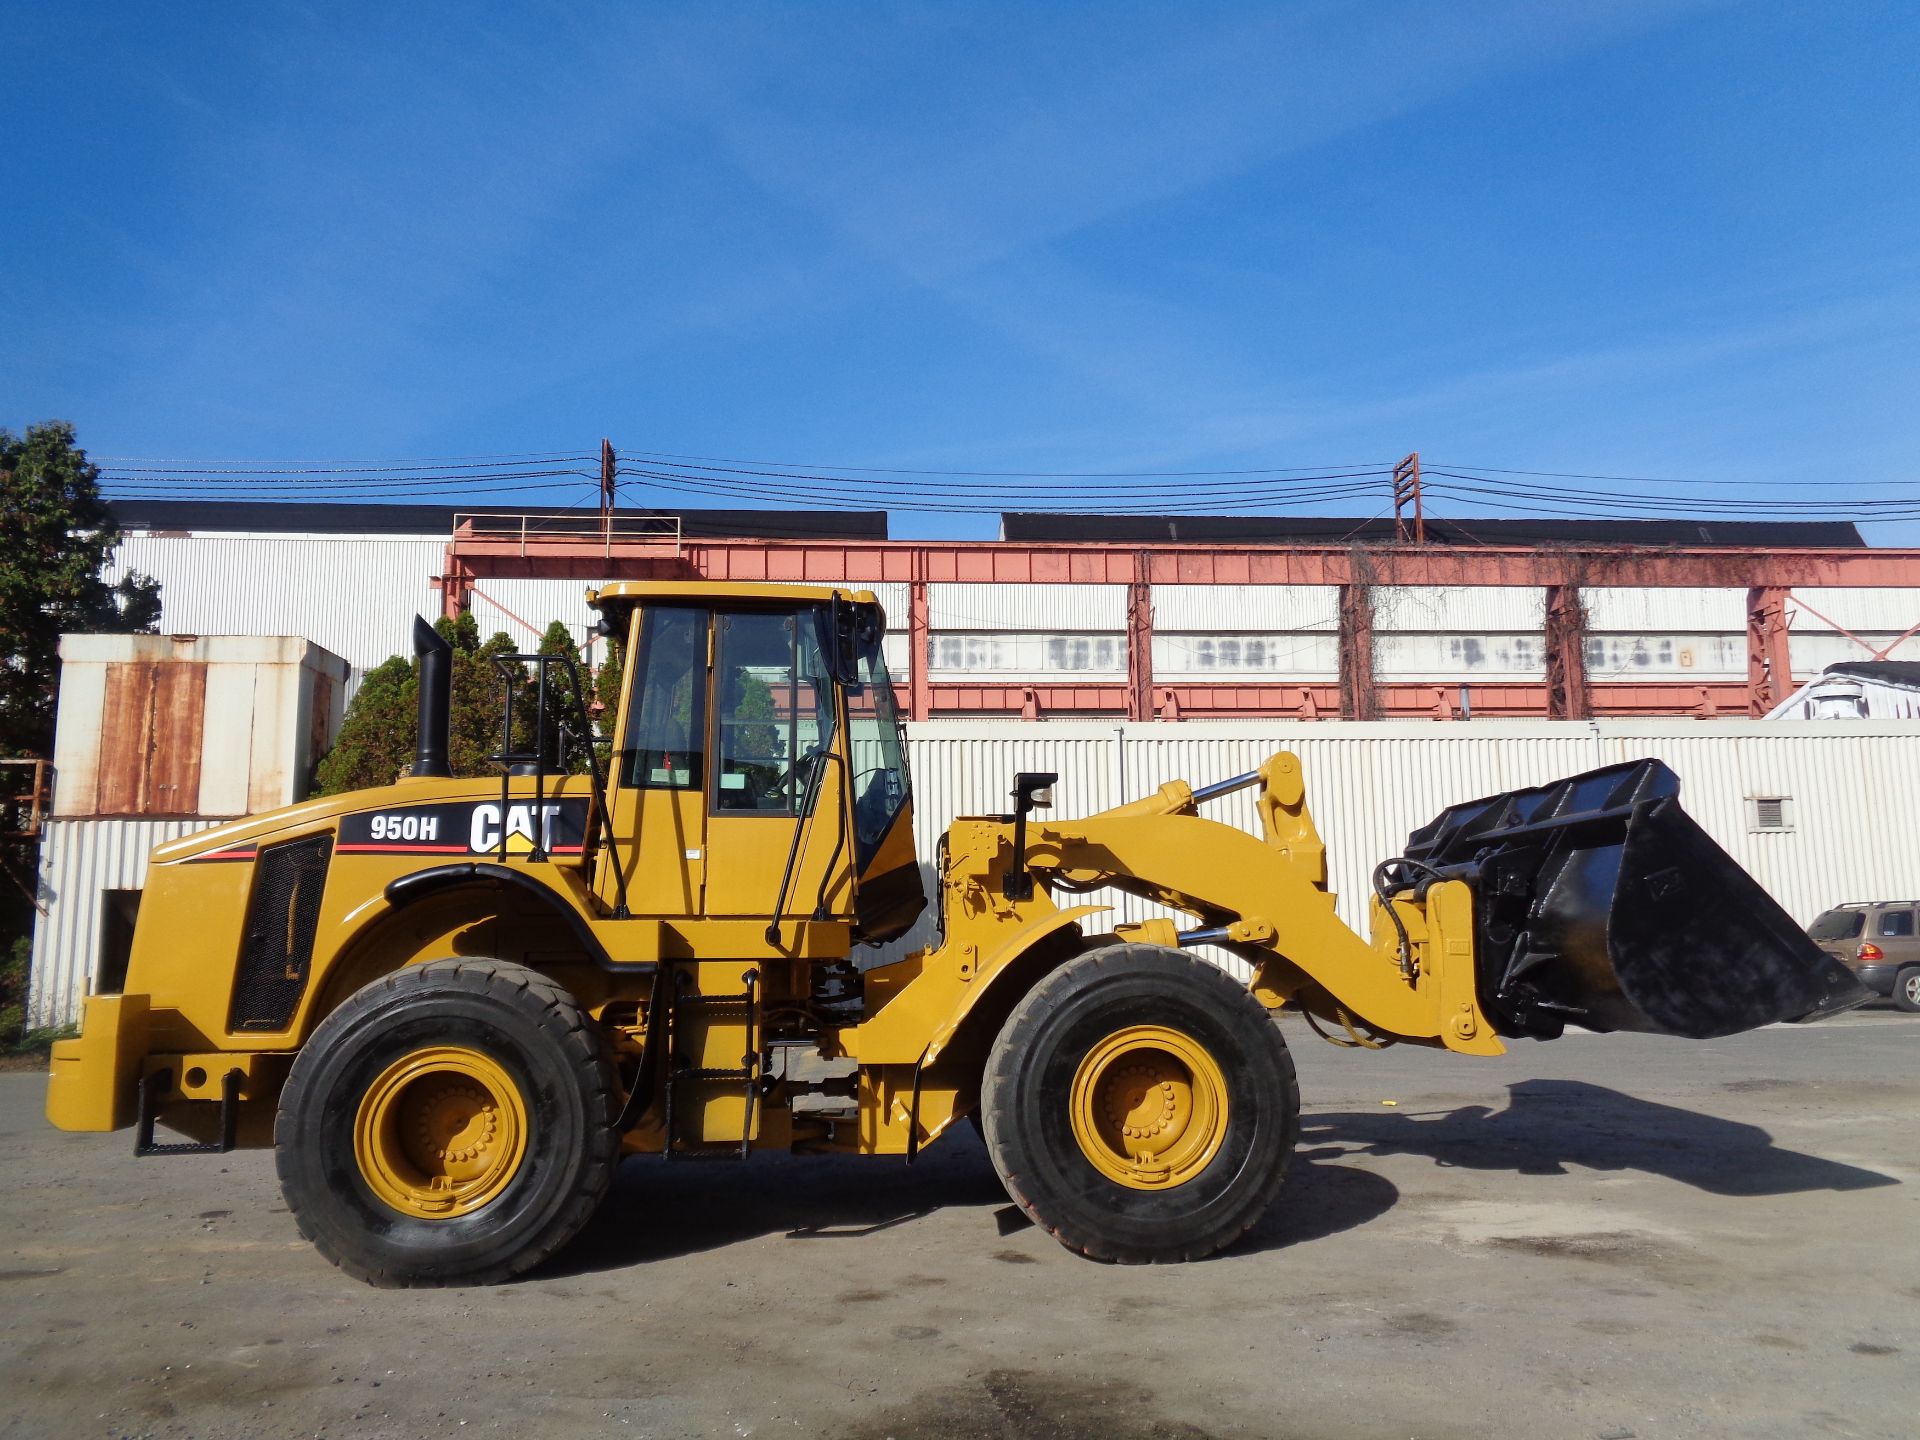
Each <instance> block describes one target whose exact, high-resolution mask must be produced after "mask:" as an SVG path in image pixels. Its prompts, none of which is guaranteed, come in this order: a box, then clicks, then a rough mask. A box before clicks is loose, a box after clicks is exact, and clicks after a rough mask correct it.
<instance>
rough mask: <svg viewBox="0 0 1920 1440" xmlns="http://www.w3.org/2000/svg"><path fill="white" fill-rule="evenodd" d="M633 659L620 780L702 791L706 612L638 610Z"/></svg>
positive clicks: (643, 786)
mask: <svg viewBox="0 0 1920 1440" xmlns="http://www.w3.org/2000/svg"><path fill="white" fill-rule="evenodd" d="M634 665H635V670H634V676H633V690H632V694H633V699H632V708H631V710H630V711H629V712H628V716H627V731H626V736H625V748H624V749H623V750H622V752H621V756H620V761H621V764H620V774H621V779H622V780H623V781H624V783H626V784H627V785H629V786H632V787H634V788H636V789H641V790H697V789H699V788H700V786H701V784H702V783H704V780H705V775H706V729H707V703H706V702H707V683H706V682H707V612H706V611H705V610H689V609H668V608H664V607H650V608H648V609H647V610H645V611H643V612H641V616H640V634H639V637H638V639H637V640H636V642H635V644H634Z"/></svg>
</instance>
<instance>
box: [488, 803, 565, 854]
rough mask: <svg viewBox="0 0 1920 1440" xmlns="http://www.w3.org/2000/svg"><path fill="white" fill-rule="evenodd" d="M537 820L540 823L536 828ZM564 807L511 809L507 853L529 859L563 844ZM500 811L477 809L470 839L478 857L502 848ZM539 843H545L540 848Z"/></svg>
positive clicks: (509, 807) (507, 826) (529, 806)
mask: <svg viewBox="0 0 1920 1440" xmlns="http://www.w3.org/2000/svg"><path fill="white" fill-rule="evenodd" d="M536 818H537V819H538V821H539V824H538V826H537V827H536V825H535V820H536ZM559 822H560V807H559V806H558V805H540V806H534V805H509V806H508V807H507V818H506V825H505V829H506V837H505V839H506V843H505V846H504V848H505V850H506V853H507V854H509V855H526V854H529V853H531V852H532V851H533V850H534V849H536V848H538V849H542V850H551V849H553V847H554V846H555V844H557V843H558V842H559V838H560V834H561V829H560V823H559ZM501 828H502V827H501V821H500V807H499V806H498V805H476V806H474V807H473V827H472V830H471V831H470V833H469V835H468V839H467V848H468V849H469V850H471V851H473V853H474V854H476V855H479V854H484V853H486V852H489V851H491V852H494V853H496V854H497V853H499V851H500V850H501V849H502V848H503V847H502V844H501V833H500V832H501ZM536 841H544V842H545V843H543V844H538V845H536Z"/></svg>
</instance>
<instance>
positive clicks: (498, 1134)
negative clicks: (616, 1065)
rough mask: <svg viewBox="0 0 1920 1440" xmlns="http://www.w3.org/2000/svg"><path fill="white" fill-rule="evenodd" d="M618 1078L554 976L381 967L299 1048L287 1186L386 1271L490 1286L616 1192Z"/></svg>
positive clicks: (539, 1256) (402, 1281) (303, 1208)
mask: <svg viewBox="0 0 1920 1440" xmlns="http://www.w3.org/2000/svg"><path fill="white" fill-rule="evenodd" d="M617 1113H618V1111H617V1104H616V1083H615V1079H614V1073H613V1066H612V1062H611V1060H610V1059H609V1057H608V1053H607V1047H606V1042H605V1039H604V1037H603V1036H602V1034H601V1032H600V1029H599V1027H598V1025H596V1024H595V1023H594V1021H593V1019H592V1018H591V1017H590V1016H588V1015H587V1014H586V1012H585V1011H583V1010H582V1009H581V1008H580V1006H579V1004H578V1003H577V1002H576V1001H575V1000H574V998H573V997H572V996H571V995H569V994H568V993H567V992H566V991H565V990H562V989H561V988H560V987H559V986H558V985H555V984H554V983H553V982H552V981H551V980H549V979H548V978H547V977H545V976H544V975H541V974H540V973H539V972H537V971H534V970H529V969H528V968H527V967H526V966H524V965H515V964H511V963H509V962H507V961H503V960H435V961H433V962H431V963H429V964H425V965H416V966H409V967H407V968H406V969H404V970H401V971H399V972H397V973H395V974H393V975H389V976H386V977H385V978H384V979H381V980H376V981H375V982H373V983H372V984H370V985H368V986H367V987H365V988H364V989H362V990H360V991H358V992H357V993H356V994H354V995H353V996H351V997H350V998H349V999H348V1000H347V1001H346V1003H345V1004H343V1005H342V1006H340V1008H339V1009H338V1010H336V1011H334V1012H333V1014H331V1015H329V1016H328V1017H327V1018H326V1020H325V1021H323V1022H322V1023H321V1025H320V1027H319V1028H318V1029H317V1030H316V1031H315V1032H314V1034H313V1038H312V1039H311V1040H309V1041H308V1042H307V1044H306V1045H305V1046H304V1047H303V1048H302V1049H301V1051H300V1053H299V1055H298V1056H297V1057H296V1058H295V1060H294V1063H293V1071H292V1073H291V1074H290V1075H289V1077H288V1079H287V1085H286V1089H285V1090H284V1091H283V1092H282V1093H281V1097H280V1112H279V1116H278V1118H277V1120H276V1122H275V1125H274V1147H275V1164H276V1167H277V1168H278V1170H279V1174H280V1188H281V1191H282V1193H283V1194H285V1196H286V1199H287V1207H288V1209H289V1210H291V1211H292V1213H293V1217H294V1219H295V1221H296V1222H297V1223H298V1224H299V1226H300V1233H301V1234H303V1235H305V1236H306V1237H307V1239H309V1240H311V1241H312V1242H313V1244H314V1245H315V1246H316V1247H317V1248H318V1249H319V1251H320V1253H321V1254H323V1255H325V1256H326V1257H327V1258H328V1259H329V1260H331V1261H333V1263H334V1264H336V1265H338V1266H339V1267H340V1268H341V1269H342V1270H344V1271H346V1272H347V1273H348V1274H349V1275H353V1276H356V1277H358V1278H359V1279H362V1280H365V1281H368V1282H369V1283H371V1284H374V1285H387V1286H430V1285H484V1284H491V1283H494V1282H496V1281H500V1280H505V1279H507V1278H508V1277H510V1276H513V1275H517V1274H519V1273H520V1272H521V1271H523V1270H526V1269H529V1268H530V1267H532V1266H534V1265H537V1264H539V1263H540V1262H541V1261H542V1260H544V1259H546V1258H547V1257H548V1256H549V1255H551V1254H553V1253H554V1251H556V1250H558V1249H559V1248H560V1247H561V1246H562V1245H564V1244H566V1242H567V1241H568V1240H570V1239H572V1238H573V1236H574V1235H575V1234H577V1233H578V1232H579V1230H580V1228H581V1227H582V1226H583V1225H585V1224H586V1222H587V1220H588V1219H589V1217H591V1216H592V1214H593V1212H594V1210H595V1209H596V1208H598V1206H599V1204H600V1202H601V1200H602V1199H604V1198H605V1196H606V1193H607V1189H608V1187H609V1185H611V1183H612V1180H613V1169H614V1165H615V1163H616V1160H617V1156H618V1136H617V1135H616V1134H615V1130H614V1126H615V1121H616V1117H617Z"/></svg>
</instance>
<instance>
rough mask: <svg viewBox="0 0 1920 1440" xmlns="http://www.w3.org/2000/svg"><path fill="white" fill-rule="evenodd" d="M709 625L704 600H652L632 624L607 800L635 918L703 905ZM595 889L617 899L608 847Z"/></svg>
mask: <svg viewBox="0 0 1920 1440" xmlns="http://www.w3.org/2000/svg"><path fill="white" fill-rule="evenodd" d="M711 626H712V615H711V613H710V612H709V611H708V610H706V609H705V608H704V607H699V606H679V605H648V606H646V607H644V608H643V609H641V610H640V611H639V612H638V614H636V615H635V617H634V620H633V626H632V629H631V631H630V632H629V640H628V645H627V655H628V673H627V679H626V687H625V689H626V694H625V696H624V701H623V703H624V707H625V708H624V711H623V720H622V724H621V727H620V748H619V749H618V750H617V751H616V752H615V755H614V763H613V765H612V767H611V768H612V776H611V790H610V792H609V794H608V796H607V804H608V807H609V808H610V810H611V811H612V818H613V832H614V834H615V835H616V836H618V837H619V847H618V848H619V861H620V868H621V870H622V871H623V872H624V873H625V875H626V881H627V909H628V911H629V912H630V913H631V914H633V915H636V916H658V917H661V918H664V919H673V918H681V919H686V918H690V917H692V916H696V915H698V914H700V913H701V903H702V894H703V890H704V885H705V877H706V869H707V861H706V819H707V803H706V783H707V740H706V736H707V692H708V676H707V672H708V654H709V646H710V644H711V640H710V635H711ZM595 888H596V890H597V891H598V893H599V895H600V896H601V898H602V899H603V900H605V901H606V902H607V903H608V904H609V905H611V904H612V903H614V901H615V899H616V895H615V887H614V884H613V876H612V872H611V869H610V866H609V862H608V860H607V856H606V852H605V851H604V850H603V851H602V853H601V861H600V873H599V875H598V877H597V878H596V882H595Z"/></svg>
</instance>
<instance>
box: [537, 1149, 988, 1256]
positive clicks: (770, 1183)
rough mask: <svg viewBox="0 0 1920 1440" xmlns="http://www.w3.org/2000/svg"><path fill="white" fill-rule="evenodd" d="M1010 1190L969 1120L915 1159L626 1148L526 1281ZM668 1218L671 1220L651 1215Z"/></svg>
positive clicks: (886, 1224) (846, 1225)
mask: <svg viewBox="0 0 1920 1440" xmlns="http://www.w3.org/2000/svg"><path fill="white" fill-rule="evenodd" d="M1006 1199H1007V1192H1006V1190H1005V1189H1004V1188H1003V1187H1002V1186H1001V1184H1000V1179H999V1177H998V1176H997V1175H995V1174H994V1173H993V1166H992V1164H991V1163H990V1162H989V1161H988V1159H987V1153H986V1148H985V1147H984V1146H983V1145H982V1144H981V1143H980V1141H979V1140H978V1138H976V1137H975V1136H974V1134H973V1132H972V1130H971V1128H970V1127H962V1130H961V1131H956V1132H955V1133H954V1134H952V1135H949V1136H946V1137H944V1138H943V1139H942V1140H941V1141H940V1143H939V1144H938V1145H936V1146H934V1147H933V1148H931V1149H929V1150H927V1151H925V1152H923V1153H922V1154H921V1155H920V1157H919V1159H917V1160H916V1161H915V1162H914V1163H913V1164H912V1165H908V1164H906V1163H905V1162H904V1161H901V1160H893V1161H888V1160H880V1159H873V1158H869V1157H858V1156H846V1155H788V1154H782V1153H778V1152H763V1153H760V1154H756V1155H753V1156H751V1157H749V1158H748V1159H746V1160H743V1161H737V1162H727V1161H711V1160H708V1161H670V1160H664V1159H662V1158H661V1157H659V1156H657V1155H645V1156H634V1157H630V1158H629V1159H628V1160H626V1161H625V1162H624V1163H623V1164H622V1165H621V1166H620V1169H619V1171H618V1172H617V1173H616V1174H615V1176H614V1181H613V1192H612V1193H611V1194H610V1195H608V1196H607V1201H606V1203H605V1204H604V1205H602V1206H601V1207H600V1212H599V1214H597V1215H596V1216H594V1218H593V1220H592V1221H591V1222H590V1223H589V1224H588V1225H587V1228H586V1229H585V1230H583V1231H582V1232H581V1233H580V1235H579V1237H578V1238H577V1239H575V1240H574V1241H573V1243H572V1244H570V1245H568V1246H567V1247H566V1248H565V1249H564V1250H562V1251H561V1252H560V1253H559V1254H558V1255H556V1256H554V1257H553V1259H551V1260H549V1261H548V1262H547V1263H546V1264H544V1265H541V1266H539V1267H537V1268H536V1269H535V1270H533V1271H532V1272H530V1278H536V1279H539V1278H552V1277H555V1276H560V1275H576V1274H584V1273H588V1272H592V1271H598V1270H618V1269H622V1268H624V1267H626V1266H629V1265H639V1264H644V1263H646V1262H647V1261H651V1260H668V1259H672V1258H675V1257H677V1256H681V1255H691V1254H696V1253H698V1252H700V1251H703V1250H716V1249H719V1248H721V1247H723V1246H726V1245H732V1244H735V1243H737V1242H739V1241H742V1240H750V1239H753V1238H755V1237H756V1236H761V1235H774V1234H780V1235H785V1236H786V1237H787V1238H789V1239H792V1240H800V1241H806V1242H809V1243H813V1242H826V1241H834V1240H853V1239H858V1238H859V1237H861V1236H863V1235H871V1234H874V1233H876V1232H877V1231H881V1230H888V1229H892V1228H893V1227H894V1226H896V1225H904V1224H906V1223H908V1222H910V1221H913V1220H918V1219H921V1218H923V1217H925V1216H927V1215H931V1214H933V1213H934V1211H936V1210H941V1209H945V1208H947V1207H948V1206H954V1205H960V1206H982V1207H985V1206H993V1205H1004V1204H1005V1203H1006ZM659 1216H672V1217H673V1218H672V1222H671V1223H670V1224H661V1223H659V1222H658V1220H657V1218H656V1217H659Z"/></svg>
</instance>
